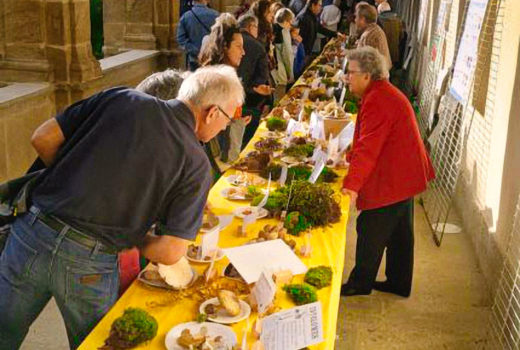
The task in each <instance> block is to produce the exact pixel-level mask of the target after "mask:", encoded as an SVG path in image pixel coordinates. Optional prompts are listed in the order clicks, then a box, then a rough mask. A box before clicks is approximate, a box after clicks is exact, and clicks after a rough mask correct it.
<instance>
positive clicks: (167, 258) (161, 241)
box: [139, 233, 189, 265]
mask: <svg viewBox="0 0 520 350" xmlns="http://www.w3.org/2000/svg"><path fill="white" fill-rule="evenodd" d="M188 244H189V241H186V240H184V239H182V238H178V237H175V236H156V235H153V234H151V233H148V234H147V235H146V236H145V238H144V242H143V245H142V246H141V247H140V248H139V250H140V252H141V255H143V256H144V257H145V258H147V259H148V260H151V261H153V262H156V263H161V264H164V265H173V264H175V263H176V262H177V261H179V259H180V258H182V257H183V256H184V255H185V254H186V250H187V248H188Z"/></svg>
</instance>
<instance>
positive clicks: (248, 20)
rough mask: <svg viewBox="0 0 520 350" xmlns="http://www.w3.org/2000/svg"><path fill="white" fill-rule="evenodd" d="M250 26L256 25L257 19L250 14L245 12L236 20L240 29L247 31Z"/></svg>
mask: <svg viewBox="0 0 520 350" xmlns="http://www.w3.org/2000/svg"><path fill="white" fill-rule="evenodd" d="M251 24H256V25H258V18H257V17H256V16H255V15H254V14H252V13H250V12H246V13H245V14H243V15H242V16H240V17H239V18H238V26H239V27H240V29H247V28H249V26H250V25H251Z"/></svg>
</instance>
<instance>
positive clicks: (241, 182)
mask: <svg viewBox="0 0 520 350" xmlns="http://www.w3.org/2000/svg"><path fill="white" fill-rule="evenodd" d="M239 176H240V178H239ZM250 179H251V180H252V183H250V182H249V181H248V178H247V177H246V176H244V175H236V174H235V175H229V176H228V177H226V180H227V182H229V183H230V184H231V185H233V186H240V187H246V186H249V185H255V186H262V185H265V184H266V183H267V180H264V179H262V178H259V177H250Z"/></svg>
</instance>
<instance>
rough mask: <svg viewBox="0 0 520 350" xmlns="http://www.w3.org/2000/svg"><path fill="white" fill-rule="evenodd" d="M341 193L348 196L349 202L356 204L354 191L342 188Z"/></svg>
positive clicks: (356, 195)
mask: <svg viewBox="0 0 520 350" xmlns="http://www.w3.org/2000/svg"><path fill="white" fill-rule="evenodd" d="M341 193H342V194H343V195H345V196H349V197H350V204H351V205H356V201H357V197H358V194H357V192H355V191H352V190H349V189H348V188H342V189H341Z"/></svg>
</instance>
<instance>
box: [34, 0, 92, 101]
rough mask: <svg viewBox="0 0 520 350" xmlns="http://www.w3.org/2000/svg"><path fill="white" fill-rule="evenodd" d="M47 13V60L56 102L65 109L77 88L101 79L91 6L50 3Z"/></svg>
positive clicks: (77, 1) (85, 0) (81, 0)
mask: <svg viewBox="0 0 520 350" xmlns="http://www.w3.org/2000/svg"><path fill="white" fill-rule="evenodd" d="M46 12H47V16H46V21H45V22H44V23H46V30H47V47H46V48H47V58H48V60H49V62H50V63H51V65H52V67H53V71H54V82H55V83H56V103H57V105H58V106H65V105H68V104H70V103H71V102H73V100H74V97H73V95H74V92H73V91H72V90H74V86H77V85H78V84H80V83H82V82H85V81H90V80H92V79H96V78H99V77H100V76H101V68H100V66H99V62H98V61H97V60H96V58H95V57H94V55H93V53H92V46H91V43H90V3H89V0H47V1H46ZM58 108H59V107H58Z"/></svg>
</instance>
